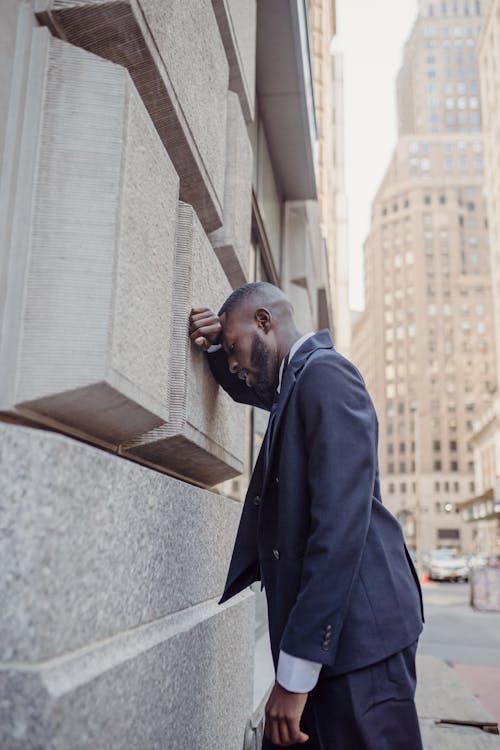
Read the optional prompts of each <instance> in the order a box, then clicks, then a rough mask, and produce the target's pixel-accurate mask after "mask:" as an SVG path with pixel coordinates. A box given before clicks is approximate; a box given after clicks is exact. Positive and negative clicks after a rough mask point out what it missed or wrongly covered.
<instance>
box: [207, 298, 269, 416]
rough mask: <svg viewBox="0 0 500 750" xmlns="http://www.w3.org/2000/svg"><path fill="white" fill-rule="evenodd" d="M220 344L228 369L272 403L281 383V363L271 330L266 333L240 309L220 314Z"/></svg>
mask: <svg viewBox="0 0 500 750" xmlns="http://www.w3.org/2000/svg"><path fill="white" fill-rule="evenodd" d="M221 323H222V336H221V343H222V345H223V347H224V349H225V351H226V354H227V362H228V366H229V369H230V371H231V372H232V373H234V374H235V375H238V377H239V378H241V380H244V381H245V382H246V384H247V385H248V386H249V387H251V388H253V389H254V391H255V392H256V394H257V395H258V396H259V398H260V399H261V400H262V401H263V402H264V403H266V404H271V403H272V400H273V397H274V392H275V390H276V386H277V384H278V373H279V362H278V356H277V352H276V347H275V346H274V336H273V334H272V333H267V334H266V333H265V332H264V331H263V330H262V329H261V328H259V326H258V324H257V322H256V320H255V319H253V320H252V319H249V318H248V317H246V318H245V317H244V316H242V315H238V313H237V311H236V312H234V313H231V314H230V315H229V316H228V315H224V316H222V317H221Z"/></svg>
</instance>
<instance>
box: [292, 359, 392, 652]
mask: <svg viewBox="0 0 500 750" xmlns="http://www.w3.org/2000/svg"><path fill="white" fill-rule="evenodd" d="M296 387H297V388H299V393H298V398H299V409H300V414H301V417H302V421H303V430H304V433H303V434H304V441H305V442H304V448H305V450H306V453H307V472H308V490H309V501H310V528H309V535H308V540H307V545H306V550H305V556H304V561H303V567H302V577H301V585H300V590H299V594H298V596H297V599H296V602H295V604H294V606H293V608H292V610H291V612H290V615H289V617H288V621H287V624H286V626H285V629H284V632H283V636H282V640H281V644H280V648H281V649H282V650H283V651H285V652H286V653H288V654H291V655H293V656H297V657H300V658H302V659H308V660H310V661H316V662H321V663H322V664H324V665H329V666H332V665H333V664H334V662H335V658H336V652H337V647H338V642H339V636H340V632H341V630H342V624H343V622H344V618H345V615H346V612H347V608H348V604H349V596H350V592H351V588H352V585H353V581H354V580H355V578H356V576H357V573H358V570H359V567H360V563H361V556H362V554H363V549H364V545H365V541H366V536H367V533H368V525H369V521H370V513H371V505H372V495H373V488H374V482H375V474H376V465H377V437H376V430H377V417H376V414H375V409H374V407H373V403H372V401H371V398H370V396H369V394H368V392H367V390H366V387H365V384H364V381H363V379H362V377H361V375H360V374H359V372H358V371H357V369H356V368H355V367H354V366H353V365H352V364H351V363H350V362H349V361H348V360H346V359H345V358H343V357H342V356H340V355H335V356H328V358H326V357H323V358H322V359H316V360H312V361H311V362H310V363H309V364H308V365H307V366H306V367H305V369H304V371H303V372H302V375H301V377H300V378H299V381H298V382H297V385H296Z"/></svg>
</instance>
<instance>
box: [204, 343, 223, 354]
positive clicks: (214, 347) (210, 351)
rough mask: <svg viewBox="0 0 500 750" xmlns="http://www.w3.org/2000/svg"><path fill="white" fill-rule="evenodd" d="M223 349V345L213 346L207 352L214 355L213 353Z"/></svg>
mask: <svg viewBox="0 0 500 750" xmlns="http://www.w3.org/2000/svg"><path fill="white" fill-rule="evenodd" d="M221 348H222V345H221V344H212V345H211V346H209V347H208V349H207V352H208V353H209V354H212V352H218V351H219V349H221Z"/></svg>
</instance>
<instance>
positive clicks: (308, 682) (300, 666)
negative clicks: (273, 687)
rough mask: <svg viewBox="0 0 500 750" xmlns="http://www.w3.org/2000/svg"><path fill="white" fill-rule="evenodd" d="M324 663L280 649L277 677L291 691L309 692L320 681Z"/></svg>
mask: <svg viewBox="0 0 500 750" xmlns="http://www.w3.org/2000/svg"><path fill="white" fill-rule="evenodd" d="M322 666H323V665H322V664H320V663H318V662H315V661H308V660H307V659H301V658H300V657H298V656H290V654H287V653H286V652H285V651H280V656H279V659H278V670H277V674H276V679H277V681H278V682H279V684H280V685H281V686H282V687H284V688H285V689H286V690H289V691H290V692H291V693H309V692H310V691H311V690H312V689H313V687H314V686H315V685H316V683H317V682H318V678H319V673H320V671H321V667H322Z"/></svg>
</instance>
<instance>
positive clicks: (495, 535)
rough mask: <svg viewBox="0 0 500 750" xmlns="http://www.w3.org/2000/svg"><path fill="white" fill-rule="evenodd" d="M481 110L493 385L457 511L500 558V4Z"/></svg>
mask: <svg viewBox="0 0 500 750" xmlns="http://www.w3.org/2000/svg"><path fill="white" fill-rule="evenodd" d="M479 70H480V78H481V108H482V119H483V134H484V164H485V181H484V195H485V197H486V203H487V212H488V234H489V242H490V259H491V276H492V286H493V304H494V321H495V325H494V328H493V330H492V332H491V341H492V343H493V342H495V343H496V352H497V381H496V384H495V385H496V389H495V392H494V394H492V395H493V398H494V401H493V404H492V406H491V408H490V409H489V410H488V411H487V412H486V413H485V414H483V415H481V416H480V419H478V421H477V422H476V423H475V425H474V435H473V438H472V444H473V447H474V465H475V471H476V487H475V490H476V491H475V493H473V494H471V496H470V497H469V498H468V500H467V501H466V502H465V503H463V504H462V505H461V509H462V512H463V516H464V518H465V519H466V520H468V521H469V522H470V523H471V524H472V527H473V534H474V545H475V547H476V549H477V550H478V551H481V552H483V553H484V554H496V555H498V554H500V382H499V376H500V151H499V148H498V144H499V138H500V135H499V134H500V108H499V101H500V97H499V93H500V2H498V0H494V2H492V3H491V7H490V10H489V13H488V15H487V17H486V19H485V23H484V29H483V32H482V34H481V37H480V40H479Z"/></svg>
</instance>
